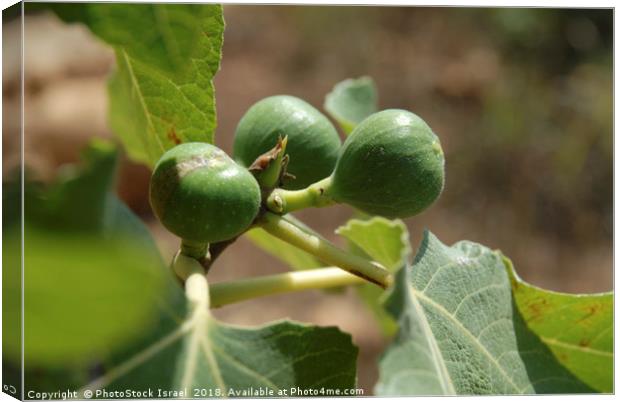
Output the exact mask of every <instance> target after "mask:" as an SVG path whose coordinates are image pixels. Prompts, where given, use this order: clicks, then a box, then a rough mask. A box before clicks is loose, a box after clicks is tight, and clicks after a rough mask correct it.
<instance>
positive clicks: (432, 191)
mask: <svg viewBox="0 0 620 402" xmlns="http://www.w3.org/2000/svg"><path fill="white" fill-rule="evenodd" d="M443 184H444V155H443V151H442V149H441V145H440V143H439V139H438V138H437V136H436V135H435V134H434V133H433V131H432V130H431V128H430V127H429V126H428V125H427V124H426V123H425V122H424V120H422V119H421V118H420V117H418V116H417V115H415V114H413V113H411V112H408V111H405V110H397V109H389V110H384V111H381V112H378V113H375V114H373V115H371V116H369V117H368V118H366V119H365V120H364V121H362V122H361V123H360V124H359V125H358V126H357V127H356V128H355V129H354V130H353V132H352V133H351V135H349V137H348V138H347V139H346V141H345V143H344V145H343V146H342V149H341V151H340V156H339V158H338V162H337V163H336V168H335V169H334V173H333V175H332V178H331V185H330V189H329V193H330V196H331V197H332V198H333V199H334V200H336V201H338V202H344V203H347V204H350V205H352V206H354V207H356V208H358V209H360V210H362V211H364V212H367V213H370V214H374V215H381V216H385V217H388V218H396V217H400V218H404V217H408V216H412V215H415V214H418V213H419V212H421V211H423V210H424V209H426V208H427V207H428V206H429V205H430V204H432V203H433V201H435V199H437V197H438V196H439V194H440V193H441V191H442V189H443Z"/></svg>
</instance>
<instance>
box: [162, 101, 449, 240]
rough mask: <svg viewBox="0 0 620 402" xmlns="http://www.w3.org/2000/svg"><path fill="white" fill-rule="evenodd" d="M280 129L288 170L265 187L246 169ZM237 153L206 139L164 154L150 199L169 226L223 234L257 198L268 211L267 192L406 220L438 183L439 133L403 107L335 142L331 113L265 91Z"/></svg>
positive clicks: (188, 233)
mask: <svg viewBox="0 0 620 402" xmlns="http://www.w3.org/2000/svg"><path fill="white" fill-rule="evenodd" d="M283 137H286V139H287V141H285V142H286V144H287V145H286V154H287V155H288V157H287V164H286V166H285V167H284V168H285V169H286V173H288V175H289V176H290V177H294V178H293V179H289V180H286V181H282V182H281V183H280V186H281V188H278V189H275V190H273V192H272V193H271V194H266V193H265V189H261V188H260V186H259V184H258V182H257V180H256V179H255V177H254V176H253V175H252V173H250V172H249V171H248V169H247V168H248V167H250V166H252V165H253V164H254V163H255V161H257V160H258V158H260V157H261V155H264V154H265V153H266V152H268V151H269V150H270V149H273V147H274V145H275V144H277V143H278V141H281V139H282V138H283ZM233 158H234V160H233V159H231V158H230V157H229V156H228V155H226V154H225V153H224V151H222V150H220V149H219V148H217V147H215V146H213V145H210V144H205V143H186V144H181V145H178V146H176V147H174V148H172V149H170V150H169V151H167V152H166V153H164V155H163V156H162V157H161V159H160V160H159V162H158V163H157V164H156V166H155V168H154V171H153V175H152V178H151V186H150V201H151V205H152V207H153V211H154V212H155V215H156V216H157V217H158V219H159V220H160V221H161V222H162V224H163V225H164V226H165V227H166V228H167V229H168V230H170V231H171V232H172V233H174V234H176V235H178V236H179V237H181V238H182V239H184V240H187V241H191V242H202V243H214V242H221V241H226V240H229V239H231V238H234V237H235V236H238V235H239V234H241V233H243V232H244V231H245V230H247V229H248V228H249V227H250V226H251V225H252V223H253V222H254V221H255V219H256V218H257V216H258V214H259V211H261V210H262V209H261V205H263V206H264V208H265V209H271V210H272V211H274V208H273V207H272V204H270V202H269V201H270V199H268V197H273V194H277V195H278V197H279V198H277V200H278V202H281V203H286V201H287V198H288V199H289V200H291V205H293V204H294V205H297V206H296V207H292V209H299V208H303V207H311V206H324V205H330V204H332V203H346V204H349V205H351V206H353V207H355V208H357V209H359V210H361V211H364V212H366V213H369V214H374V215H381V216H385V217H389V218H394V217H400V218H404V217H409V216H413V215H416V214H418V213H420V212H422V211H423V210H424V209H426V208H428V206H430V205H431V204H432V203H433V202H434V201H435V200H436V199H437V198H438V197H439V195H440V194H441V191H442V189H443V186H444V155H443V152H442V148H441V144H440V142H439V139H438V138H437V136H436V135H435V134H434V133H433V131H432V130H431V128H430V127H429V126H428V125H427V124H426V123H425V122H424V120H422V119H421V118H420V117H418V116H417V115H415V114H413V113H411V112H408V111H405V110H399V109H388V110H384V111H381V112H377V113H375V114H373V115H371V116H369V117H367V118H366V119H365V120H364V121H362V122H361V123H360V124H359V125H358V126H357V127H355V129H354V130H353V131H352V132H351V134H350V135H349V136H348V137H347V139H346V141H345V142H344V144H341V141H340V138H339V136H338V133H337V131H336V129H335V128H334V126H333V125H332V123H331V122H330V120H329V119H328V118H327V117H326V116H324V115H323V114H322V113H321V112H319V111H318V110H317V109H315V108H314V107H312V106H311V105H309V104H308V103H306V102H305V101H303V100H301V99H298V98H295V97H293V96H285V95H281V96H272V97H268V98H265V99H263V100H261V101H259V102H258V103H256V104H254V105H253V106H252V107H250V109H249V110H248V111H247V112H246V114H245V115H244V116H243V117H242V118H241V120H240V122H239V124H238V126H237V129H236V133H235V138H234V145H233ZM270 191H271V190H270ZM293 200H296V201H293ZM274 212H278V211H277V210H275V211H274ZM280 212H281V213H286V212H290V209H289V210H286V208H282V209H281V211H280Z"/></svg>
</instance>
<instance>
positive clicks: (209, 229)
mask: <svg viewBox="0 0 620 402" xmlns="http://www.w3.org/2000/svg"><path fill="white" fill-rule="evenodd" d="M260 201H261V194H260V189H259V186H258V183H257V182H256V180H255V179H254V177H253V176H252V174H251V173H250V172H248V171H247V169H245V168H243V167H242V166H239V165H238V164H237V163H235V162H234V161H233V160H232V159H231V158H229V157H228V155H226V153H224V151H222V150H221V149H219V148H217V147H215V146H213V145H210V144H205V143H198V142H193V143H185V144H181V145H178V146H176V147H174V148H172V149H170V150H168V151H167V152H166V153H164V154H163V155H162V157H161V159H160V160H159V161H158V162H157V164H156V165H155V168H154V170H153V175H152V177H151V185H150V202H151V206H152V207H153V211H154V212H155V215H156V216H157V218H158V219H159V220H160V221H161V223H162V224H163V225H164V226H165V227H166V228H167V229H168V230H169V231H171V232H172V233H174V234H175V235H177V236H179V237H181V238H182V239H183V240H187V241H191V242H197V243H215V242H220V241H224V240H229V239H231V238H233V237H235V236H237V235H239V234H240V233H242V232H243V231H244V230H245V229H247V228H248V227H249V226H250V224H251V223H252V221H253V220H254V218H255V217H256V215H257V214H258V209H259V206H260Z"/></svg>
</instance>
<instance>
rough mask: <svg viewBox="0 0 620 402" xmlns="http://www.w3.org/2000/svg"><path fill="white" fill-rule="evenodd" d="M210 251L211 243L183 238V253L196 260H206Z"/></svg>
mask: <svg viewBox="0 0 620 402" xmlns="http://www.w3.org/2000/svg"><path fill="white" fill-rule="evenodd" d="M208 252H209V243H204V242H195V241H191V240H186V239H182V240H181V254H184V255H186V256H188V257H192V258H194V259H196V260H199V261H200V260H204V259H205V258H207V254H208Z"/></svg>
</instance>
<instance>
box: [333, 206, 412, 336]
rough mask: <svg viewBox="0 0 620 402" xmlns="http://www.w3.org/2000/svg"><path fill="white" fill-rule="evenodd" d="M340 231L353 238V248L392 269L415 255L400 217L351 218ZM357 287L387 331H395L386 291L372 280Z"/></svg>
mask: <svg viewBox="0 0 620 402" xmlns="http://www.w3.org/2000/svg"><path fill="white" fill-rule="evenodd" d="M336 233H337V234H339V235H340V236H343V237H345V238H346V239H347V240H348V241H349V248H350V249H351V250H352V251H353V252H355V253H357V254H360V255H363V256H365V257H368V258H370V259H372V260H374V261H377V262H379V263H381V264H382V265H383V266H384V267H386V268H387V269H389V270H390V271H392V272H396V270H398V269H399V268H401V267H403V266H404V265H406V264H407V262H408V261H409V259H410V258H411V254H412V250H411V245H410V244H409V231H408V230H407V226H405V224H404V223H403V221H401V220H400V219H395V220H388V219H385V218H382V217H373V218H370V219H351V220H349V221H348V222H347V224H346V225H345V226H341V227H339V228H338V229H336ZM357 290H358V294H359V295H360V297H361V298H362V300H363V301H364V303H365V304H366V305H367V306H368V308H369V309H370V310H371V311H372V312H373V314H374V316H375V317H376V318H377V321H378V323H379V325H380V326H381V329H382V330H383V332H384V333H385V334H386V335H387V336H391V335H393V334H394V333H395V332H396V329H397V326H396V323H395V322H394V320H393V319H392V317H391V316H390V315H389V314H388V313H387V312H386V311H385V309H384V308H383V304H382V303H383V295H384V291H383V290H382V289H380V288H378V287H377V286H375V285H372V284H366V285H361V286H358V287H357Z"/></svg>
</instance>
